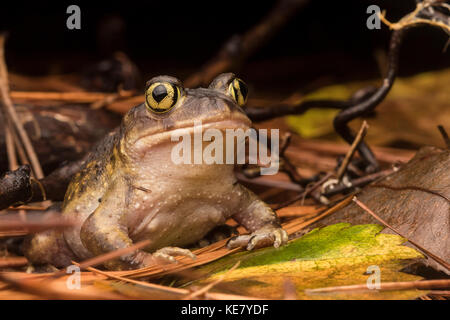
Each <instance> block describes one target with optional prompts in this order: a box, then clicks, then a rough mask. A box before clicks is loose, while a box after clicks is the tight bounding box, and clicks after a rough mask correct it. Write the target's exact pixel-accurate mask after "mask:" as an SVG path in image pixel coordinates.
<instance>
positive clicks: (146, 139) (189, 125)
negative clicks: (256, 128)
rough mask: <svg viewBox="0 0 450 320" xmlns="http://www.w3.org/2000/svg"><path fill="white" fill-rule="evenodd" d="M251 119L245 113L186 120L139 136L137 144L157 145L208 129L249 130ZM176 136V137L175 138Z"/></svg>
mask: <svg viewBox="0 0 450 320" xmlns="http://www.w3.org/2000/svg"><path fill="white" fill-rule="evenodd" d="M251 124H252V123H251V121H250V119H249V118H248V117H247V116H246V115H244V114H237V115H233V116H232V117H230V118H226V119H220V120H218V119H208V120H204V121H201V120H198V121H194V122H192V120H190V121H186V123H178V126H177V128H176V129H172V130H166V131H160V132H153V133H148V134H146V135H143V136H141V137H139V138H138V139H137V140H136V144H137V145H139V144H145V145H146V146H147V147H148V146H149V145H157V144H160V143H163V142H167V141H174V142H175V141H178V139H179V137H182V136H186V135H190V136H193V135H194V134H195V133H200V134H203V133H204V132H205V131H206V130H208V129H217V130H220V131H222V132H225V131H226V130H227V129H231V130H239V129H242V130H244V131H245V130H247V129H249V128H250V127H251ZM174 138H175V139H174Z"/></svg>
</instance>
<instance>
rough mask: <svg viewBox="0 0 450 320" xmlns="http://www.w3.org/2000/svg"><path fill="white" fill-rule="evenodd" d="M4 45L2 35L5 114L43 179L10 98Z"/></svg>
mask: <svg viewBox="0 0 450 320" xmlns="http://www.w3.org/2000/svg"><path fill="white" fill-rule="evenodd" d="M4 45H5V37H4V36H3V35H0V95H1V97H2V100H3V103H2V105H3V108H4V111H5V114H6V115H7V117H9V119H10V120H11V122H12V123H13V125H14V127H15V129H16V130H17V133H18V135H19V137H20V139H21V140H22V143H23V145H24V147H25V151H26V153H27V156H28V158H29V159H30V163H31V166H32V168H33V171H34V174H35V176H36V178H38V179H42V178H43V177H44V173H43V171H42V168H41V165H40V163H39V159H38V157H37V155H36V152H35V151H34V148H33V145H32V143H31V140H30V138H29V137H28V134H27V132H26V131H25V129H24V128H23V126H22V122H21V121H20V119H19V117H18V116H17V113H16V110H15V108H14V105H13V103H12V101H11V97H10V96H9V85H8V70H7V68H6V62H5V50H4Z"/></svg>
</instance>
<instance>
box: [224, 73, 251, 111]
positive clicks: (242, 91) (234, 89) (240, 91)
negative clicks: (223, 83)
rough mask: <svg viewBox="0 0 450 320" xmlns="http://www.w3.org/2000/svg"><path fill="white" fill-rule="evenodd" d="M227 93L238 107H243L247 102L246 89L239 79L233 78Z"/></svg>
mask: <svg viewBox="0 0 450 320" xmlns="http://www.w3.org/2000/svg"><path fill="white" fill-rule="evenodd" d="M228 91H229V92H230V94H231V96H232V97H233V99H234V100H235V101H236V102H237V104H238V105H239V106H241V107H243V106H244V105H245V103H246V102H247V96H248V88H247V85H246V84H245V82H244V81H242V80H241V79H239V78H234V79H233V81H231V83H230V85H229V86H228Z"/></svg>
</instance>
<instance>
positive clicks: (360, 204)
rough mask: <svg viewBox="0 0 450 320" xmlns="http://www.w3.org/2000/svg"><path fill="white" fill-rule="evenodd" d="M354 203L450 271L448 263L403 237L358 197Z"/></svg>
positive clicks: (354, 198) (354, 199)
mask: <svg viewBox="0 0 450 320" xmlns="http://www.w3.org/2000/svg"><path fill="white" fill-rule="evenodd" d="M353 201H354V202H355V203H356V204H357V205H358V206H359V207H361V209H363V210H364V211H366V212H367V213H368V214H370V215H371V216H372V217H374V218H375V219H376V220H378V221H379V222H381V223H382V224H383V225H384V226H385V227H388V228H389V229H391V230H392V231H394V232H395V233H396V234H398V235H399V236H401V237H403V238H405V239H407V240H408V241H409V242H410V243H411V244H413V245H414V246H416V247H417V248H419V250H421V251H422V252H424V253H425V254H426V255H427V256H429V257H431V258H433V259H434V260H435V261H436V262H438V263H439V264H440V265H441V266H443V267H444V268H445V269H447V270H449V271H450V264H449V263H447V262H446V261H444V260H443V259H441V258H439V257H438V256H436V255H435V254H433V253H431V252H430V251H428V250H427V249H425V248H424V247H422V246H421V245H419V244H417V243H416V242H414V241H412V240H410V239H408V238H406V237H405V236H403V235H402V234H401V233H400V231H398V230H397V229H396V228H394V227H392V226H391V225H389V224H388V223H387V222H386V221H384V220H383V219H381V218H380V217H379V216H378V215H377V214H375V213H374V212H373V211H372V210H370V209H369V208H368V207H367V206H366V205H365V204H364V203H362V202H361V201H359V200H358V199H357V198H356V197H353Z"/></svg>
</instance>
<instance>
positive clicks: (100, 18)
mask: <svg viewBox="0 0 450 320" xmlns="http://www.w3.org/2000/svg"><path fill="white" fill-rule="evenodd" d="M274 3H275V2H274V1H267V0H258V1H151V0H149V1H116V2H114V1H111V2H101V1H95V2H94V1H89V2H88V1H58V2H54V3H50V2H42V1H3V2H2V9H1V11H0V30H4V31H8V34H9V38H8V42H7V52H6V54H7V62H8V66H9V69H10V70H11V71H12V72H17V73H22V74H28V75H43V74H50V73H64V72H77V71H79V70H81V69H82V68H83V67H85V66H86V65H89V64H90V63H93V62H96V61H99V60H100V59H103V58H107V57H109V56H110V55H111V54H112V53H113V52H114V51H116V50H121V51H124V52H126V53H127V54H128V55H129V57H130V58H131V59H132V60H133V61H134V62H136V64H137V66H138V67H139V69H140V70H141V71H142V73H143V76H144V77H145V78H146V79H147V78H149V77H151V76H154V75H156V74H171V75H174V76H177V77H179V78H181V79H184V78H186V77H187V76H188V75H189V74H190V73H192V72H193V71H195V70H198V68H199V67H201V66H202V65H203V64H204V63H205V62H206V61H208V60H209V58H211V57H212V56H213V55H214V54H215V53H216V52H217V50H218V49H220V48H221V46H222V44H223V43H224V42H225V41H226V40H227V39H229V38H230V37H231V36H232V35H233V34H236V33H243V32H245V31H246V30H248V29H249V28H250V27H251V26H253V25H254V24H256V23H258V22H259V21H261V19H263V17H264V16H265V15H266V14H267V13H268V12H269V11H270V9H271V8H272V7H273V5H274ZM70 4H78V5H79V6H80V8H81V30H68V29H67V28H66V19H67V18H68V16H69V14H66V8H67V6H69V5H70ZM370 4H377V5H379V6H380V7H381V9H382V10H384V9H385V10H387V12H388V14H387V16H388V18H389V19H390V20H391V21H396V20H397V19H398V18H400V17H402V16H403V15H405V14H406V13H408V12H410V11H412V10H413V8H414V1H413V0H402V1H399V0H390V1H374V0H371V1H364V0H359V1H356V0H355V1H352V0H345V1H331V0H330V1H318V0H312V1H310V4H308V5H307V6H306V7H305V8H303V9H301V10H300V11H299V13H298V14H297V15H296V16H295V17H294V19H292V20H291V21H290V22H289V23H288V24H287V25H286V26H285V27H284V28H283V29H282V30H281V31H280V32H279V33H278V34H277V35H276V36H275V37H274V38H273V39H272V40H271V41H270V42H269V43H268V44H267V45H265V46H264V47H263V48H261V50H259V51H258V52H257V53H256V54H255V55H253V56H252V57H250V59H249V60H248V62H247V64H245V65H244V67H243V68H242V69H241V70H238V72H239V74H240V76H241V77H243V78H244V79H247V81H248V82H251V83H252V84H253V86H256V87H260V88H265V87H267V86H271V85H274V84H276V83H277V84H278V83H279V84H281V83H285V82H288V83H289V85H288V87H290V86H291V85H292V86H295V87H297V88H298V87H301V86H305V85H306V86H308V84H309V83H311V82H314V81H317V79H321V78H325V79H327V80H326V82H330V83H334V82H339V81H346V80H355V79H367V78H379V77H380V69H379V65H378V64H377V61H376V59H375V53H376V52H377V50H378V51H379V50H385V49H386V48H387V46H388V42H389V35H390V32H389V30H388V28H387V27H385V26H382V30H368V29H367V28H366V19H367V18H368V14H367V13H366V9H367V7H368V6H369V5H370ZM108 25H109V27H108ZM447 40H448V35H446V34H445V33H444V32H443V31H441V30H437V29H435V28H432V27H421V28H416V29H414V30H412V31H411V32H409V33H408V35H407V37H406V39H405V41H404V45H403V47H402V50H401V57H400V75H409V74H414V73H418V72H422V71H427V70H433V69H441V68H445V67H449V66H450V59H449V57H450V54H449V51H450V50H448V51H447V52H445V53H444V52H443V49H444V47H445V44H446V42H447ZM381 52H382V51H381ZM280 86H281V87H282V85H280ZM289 89H291V88H289Z"/></svg>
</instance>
